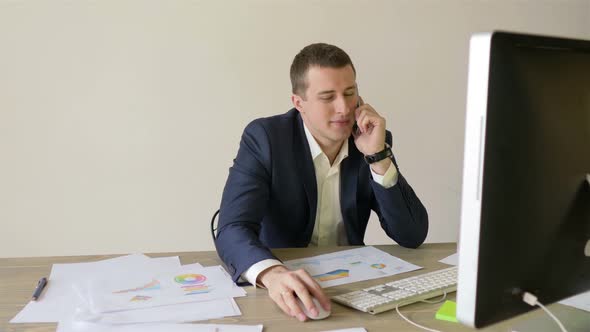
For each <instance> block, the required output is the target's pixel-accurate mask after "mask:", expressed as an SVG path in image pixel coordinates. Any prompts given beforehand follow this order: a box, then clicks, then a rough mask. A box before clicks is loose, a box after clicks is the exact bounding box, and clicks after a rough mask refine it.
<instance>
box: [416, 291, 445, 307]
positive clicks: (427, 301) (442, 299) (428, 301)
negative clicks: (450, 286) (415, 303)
mask: <svg viewBox="0 0 590 332" xmlns="http://www.w3.org/2000/svg"><path fill="white" fill-rule="evenodd" d="M443 292H444V294H443V297H442V298H441V299H440V300H436V301H430V300H422V301H421V302H424V303H430V304H435V303H441V302H442V301H444V300H445V299H446V298H447V292H446V291H443Z"/></svg>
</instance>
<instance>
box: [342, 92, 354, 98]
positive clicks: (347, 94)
mask: <svg viewBox="0 0 590 332" xmlns="http://www.w3.org/2000/svg"><path fill="white" fill-rule="evenodd" d="M344 96H345V97H352V96H354V92H350V93H345V94H344Z"/></svg>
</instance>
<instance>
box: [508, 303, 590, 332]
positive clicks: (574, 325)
mask: <svg viewBox="0 0 590 332" xmlns="http://www.w3.org/2000/svg"><path fill="white" fill-rule="evenodd" d="M549 310H551V312H552V313H553V314H554V315H555V316H557V318H558V319H559V320H560V321H561V323H562V324H563V326H564V327H565V329H566V330H567V332H587V331H588V326H590V312H587V311H583V310H580V309H576V308H573V307H570V306H566V305H563V304H555V305H551V306H550V307H549ZM537 311H538V312H536V313H535V317H533V318H526V319H524V320H523V321H522V322H519V323H516V324H515V325H514V326H512V332H558V331H561V330H560V329H559V326H557V324H556V323H555V321H554V320H553V319H552V318H551V317H549V315H547V314H546V313H545V311H543V310H541V309H540V308H539V309H537Z"/></svg>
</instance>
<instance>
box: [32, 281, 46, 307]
mask: <svg viewBox="0 0 590 332" xmlns="http://www.w3.org/2000/svg"><path fill="white" fill-rule="evenodd" d="M45 286H47V278H45V277H43V278H41V279H40V280H39V282H38V283H37V287H36V288H35V292H33V298H32V299H33V301H37V299H39V296H41V293H43V289H45Z"/></svg>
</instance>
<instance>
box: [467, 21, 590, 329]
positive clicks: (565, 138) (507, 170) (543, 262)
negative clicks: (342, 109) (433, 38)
mask: <svg viewBox="0 0 590 332" xmlns="http://www.w3.org/2000/svg"><path fill="white" fill-rule="evenodd" d="M465 127H466V128H465V151H464V168H463V191H462V206H461V232H460V239H459V277H458V288H457V317H458V319H459V320H460V321H461V322H463V323H465V324H467V325H470V326H474V327H483V326H487V325H490V324H493V323H495V322H498V321H501V320H504V319H507V318H510V317H513V316H515V315H518V314H521V313H524V312H526V311H529V310H532V309H534V308H533V307H531V306H530V305H528V304H526V303H524V302H523V300H522V293H523V292H529V293H532V294H533V295H535V296H537V297H538V299H539V302H540V303H542V304H549V303H552V302H555V301H558V300H561V299H563V298H566V297H569V296H572V295H575V294H578V293H582V292H584V291H586V290H588V289H590V257H588V256H587V255H588V251H587V250H588V249H587V246H589V245H590V244H588V243H589V241H590V183H589V182H588V181H589V180H588V176H589V175H588V174H590V41H583V40H573V39H565V38H554V37H543V36H532V35H524V34H516V33H508V32H494V33H485V34H477V35H474V36H472V38H471V43H470V54H469V76H468V92H467V115H466V123H465Z"/></svg>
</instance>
